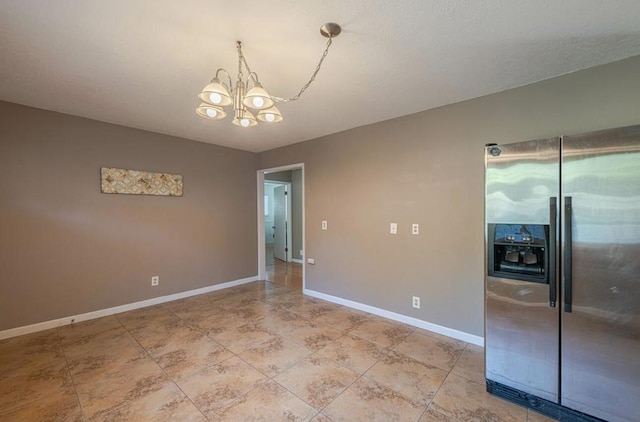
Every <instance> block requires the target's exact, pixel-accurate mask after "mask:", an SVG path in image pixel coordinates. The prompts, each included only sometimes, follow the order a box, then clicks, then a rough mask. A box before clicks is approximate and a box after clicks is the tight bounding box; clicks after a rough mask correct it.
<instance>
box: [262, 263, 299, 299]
mask: <svg viewBox="0 0 640 422" xmlns="http://www.w3.org/2000/svg"><path fill="white" fill-rule="evenodd" d="M273 261H274V262H273V265H267V281H270V282H271V283H273V284H277V285H279V286H286V287H289V288H291V289H294V290H298V291H302V264H297V263H295V262H284V261H281V260H279V259H274V260H273Z"/></svg>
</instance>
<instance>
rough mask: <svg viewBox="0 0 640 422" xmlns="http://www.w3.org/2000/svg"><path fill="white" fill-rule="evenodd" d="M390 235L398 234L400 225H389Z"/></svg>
mask: <svg viewBox="0 0 640 422" xmlns="http://www.w3.org/2000/svg"><path fill="white" fill-rule="evenodd" d="M389 233H391V234H398V223H391V224H390V225H389Z"/></svg>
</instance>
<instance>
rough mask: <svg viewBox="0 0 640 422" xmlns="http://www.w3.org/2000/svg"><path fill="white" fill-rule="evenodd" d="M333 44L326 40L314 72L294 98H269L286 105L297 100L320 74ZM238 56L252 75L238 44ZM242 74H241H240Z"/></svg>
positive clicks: (330, 39) (330, 40) (331, 40)
mask: <svg viewBox="0 0 640 422" xmlns="http://www.w3.org/2000/svg"><path fill="white" fill-rule="evenodd" d="M332 42H333V39H332V38H329V39H328V40H327V46H326V48H325V49H324V52H323V53H322V57H320V61H319V62H318V65H317V66H316V70H315V71H314V72H313V75H311V78H310V79H309V81H308V82H307V83H306V84H304V86H303V87H302V88H301V89H300V92H298V94H297V95H296V96H295V97H291V98H281V97H274V96H272V97H271V98H272V99H273V100H274V101H276V102H279V103H286V102H289V101H296V100H297V99H299V98H300V96H301V95H302V93H304V92H305V91H306V90H307V88H309V85H311V84H312V83H313V81H315V80H316V76H317V75H318V72H320V68H321V67H322V62H324V59H325V57H327V54H329V47H331V43H332ZM238 54H239V55H240V60H242V63H244V67H246V68H247V72H249V74H252V73H253V72H252V71H251V68H250V67H249V64H248V63H247V59H245V58H244V55H243V54H242V49H241V48H240V44H238ZM240 74H242V73H240Z"/></svg>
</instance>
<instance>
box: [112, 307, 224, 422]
mask: <svg viewBox="0 0 640 422" xmlns="http://www.w3.org/2000/svg"><path fill="white" fill-rule="evenodd" d="M168 311H169V312H170V313H172V314H174V315H175V316H177V317H178V318H179V319H180V320H181V321H182V318H180V316H178V315H177V314H176V313H174V312H173V311H172V310H170V309H168ZM116 319H117V320H118V322H119V323H120V325H121V326H122V327H123V328H124V329H125V331H126V332H127V334H129V336H130V337H131V338H132V339H133V341H135V342H136V343H137V344H138V346H140V348H141V349H142V350H144V353H145V354H146V355H147V356H148V357H149V358H150V359H151V360H152V361H153V363H155V364H156V366H157V367H158V368H159V369H160V370H161V371H162V373H163V374H165V375H166V376H167V378H169V380H171V382H172V383H173V384H174V385H175V386H176V387H177V388H178V390H180V392H181V393H182V394H184V396H185V397H186V398H187V399H189V401H190V402H191V404H193V406H194V407H195V408H196V409H198V412H200V414H201V415H202V417H203V418H205V420H207V421H209V418H208V417H207V415H205V414H204V412H203V411H202V410H201V409H200V407H199V406H198V405H197V404H196V403H195V402H194V401H193V399H192V398H191V396H189V395H188V394H187V393H186V392H185V391H184V390H183V389H182V387H180V384H178V383H177V382H176V380H174V379H173V377H172V376H171V375H169V374H168V373H167V371H165V370H164V368H163V367H161V366H160V365H159V364H158V362H157V361H156V360H155V358H154V357H153V356H151V353H149V351H148V350H147V349H146V348H145V347H144V346H143V345H142V344H140V342H139V341H138V339H137V338H135V336H134V335H133V334H131V332H130V331H129V329H128V328H127V327H126V326H125V325H124V324H123V323H122V321H120V318H118V317H117V316H116ZM225 350H226V347H225ZM224 360H226V359H224Z"/></svg>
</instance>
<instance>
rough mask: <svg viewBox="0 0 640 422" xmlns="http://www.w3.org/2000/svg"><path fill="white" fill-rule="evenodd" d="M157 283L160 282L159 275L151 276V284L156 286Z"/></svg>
mask: <svg viewBox="0 0 640 422" xmlns="http://www.w3.org/2000/svg"><path fill="white" fill-rule="evenodd" d="M158 284H160V277H159V276H157V275H154V276H153V277H151V286H157V285H158Z"/></svg>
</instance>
